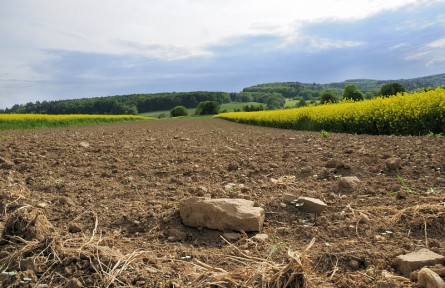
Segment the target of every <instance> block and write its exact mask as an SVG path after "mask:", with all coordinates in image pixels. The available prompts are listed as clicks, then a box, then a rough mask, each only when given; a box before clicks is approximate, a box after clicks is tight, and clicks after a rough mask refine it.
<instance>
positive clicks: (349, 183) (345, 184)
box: [338, 176, 361, 190]
mask: <svg viewBox="0 0 445 288" xmlns="http://www.w3.org/2000/svg"><path fill="white" fill-rule="evenodd" d="M360 182H361V181H360V179H358V177H356V176H347V177H341V179H340V180H339V181H338V187H339V188H343V189H347V190H354V189H355V188H357V186H358V184H359V183H360Z"/></svg>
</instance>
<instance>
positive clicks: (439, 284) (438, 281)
mask: <svg viewBox="0 0 445 288" xmlns="http://www.w3.org/2000/svg"><path fill="white" fill-rule="evenodd" d="M418 278H419V286H420V287H422V288H445V282H444V281H443V280H442V278H440V276H439V275H437V273H436V272H434V271H433V270H431V269H429V268H422V269H420V271H419V274H418Z"/></svg>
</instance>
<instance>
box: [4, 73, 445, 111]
mask: <svg viewBox="0 0 445 288" xmlns="http://www.w3.org/2000/svg"><path fill="white" fill-rule="evenodd" d="M395 83H397V85H399V86H397V85H395ZM444 85H445V74H437V75H432V76H427V77H421V78H415V79H408V80H403V79H401V80H398V81H379V80H368V79H355V80H347V81H344V82H337V83H329V84H316V83H300V82H282V83H267V84H260V85H255V86H251V87H246V88H244V89H243V90H242V91H241V92H238V93H227V92H207V91H195V92H178V93H176V92H172V93H156V94H131V95H116V96H107V97H95V98H82V99H73V100H57V101H42V102H40V101H37V102H35V103H32V102H30V103H26V104H20V105H19V104H17V105H14V106H12V107H11V108H6V109H4V110H1V109H0V113H35V114H139V113H145V112H151V111H161V110H170V109H172V108H174V107H176V106H184V107H185V108H196V107H198V106H199V104H200V103H202V102H209V101H211V102H216V103H218V104H223V103H229V102H259V103H261V104H263V105H261V108H264V109H268V110H273V109H280V108H283V107H284V103H285V98H292V99H296V100H298V104H297V106H298V107H301V106H304V105H306V104H307V102H310V103H316V101H319V102H320V103H326V102H336V101H337V100H339V99H342V98H344V99H350V100H354V101H358V100H363V99H371V98H373V97H376V96H378V95H383V96H385V95H394V94H396V93H397V92H401V91H414V90H421V89H428V87H437V86H444ZM396 86H397V87H396ZM383 87H386V88H388V87H389V88H388V89H392V90H390V92H384V91H382V88H383ZM385 93H390V94H385ZM391 93H392V94H391ZM257 109H260V106H258V107H252V106H248V107H247V108H246V109H245V111H254V110H257Z"/></svg>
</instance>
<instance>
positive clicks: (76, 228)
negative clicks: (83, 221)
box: [68, 223, 82, 233]
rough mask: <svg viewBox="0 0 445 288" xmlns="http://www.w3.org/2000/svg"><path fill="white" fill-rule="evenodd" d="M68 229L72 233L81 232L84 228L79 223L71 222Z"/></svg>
mask: <svg viewBox="0 0 445 288" xmlns="http://www.w3.org/2000/svg"><path fill="white" fill-rule="evenodd" d="M68 231H69V232H70V233H79V232H82V228H81V227H80V225H79V224H77V223H71V224H70V226H69V227H68Z"/></svg>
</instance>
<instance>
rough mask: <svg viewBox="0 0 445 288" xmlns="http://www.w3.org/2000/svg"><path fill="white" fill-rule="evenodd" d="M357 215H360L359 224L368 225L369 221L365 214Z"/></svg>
mask: <svg viewBox="0 0 445 288" xmlns="http://www.w3.org/2000/svg"><path fill="white" fill-rule="evenodd" d="M359 215H360V222H361V223H365V224H369V222H371V219H370V218H369V216H368V215H366V214H365V213H362V212H360V213H359Z"/></svg>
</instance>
